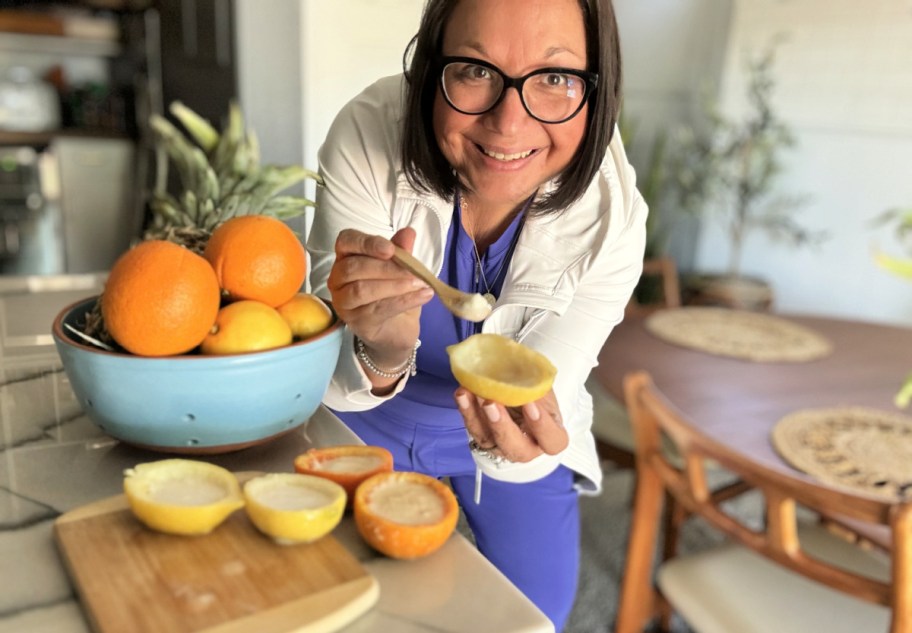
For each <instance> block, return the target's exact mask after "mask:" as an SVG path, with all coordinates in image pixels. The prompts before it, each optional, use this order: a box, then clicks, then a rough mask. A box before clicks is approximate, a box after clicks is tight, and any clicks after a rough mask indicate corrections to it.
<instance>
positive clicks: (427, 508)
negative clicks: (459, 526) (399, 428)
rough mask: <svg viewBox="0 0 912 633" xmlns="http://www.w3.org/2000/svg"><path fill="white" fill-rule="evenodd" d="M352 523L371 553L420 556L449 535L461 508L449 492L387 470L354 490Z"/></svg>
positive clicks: (423, 477) (431, 482) (418, 476)
mask: <svg viewBox="0 0 912 633" xmlns="http://www.w3.org/2000/svg"><path fill="white" fill-rule="evenodd" d="M354 513H355V525H356V526H357V528H358V532H359V533H360V534H361V536H362V537H363V538H364V540H365V541H367V543H368V544H369V545H370V546H371V547H373V548H374V549H376V550H378V551H379V552H382V553H383V554H386V555H387V556H390V557H392V558H404V559H409V558H420V557H422V556H427V555H428V554H430V553H432V552H434V551H436V550H437V549H439V548H440V547H441V546H442V545H443V544H444V543H445V542H446V540H447V539H448V538H449V537H450V534H452V533H453V529H454V528H455V527H456V521H457V519H458V518H459V504H458V503H457V502H456V496H455V495H454V494H453V491H452V490H450V488H449V487H448V486H446V485H444V484H442V483H440V482H439V481H437V480H436V479H434V478H433V477H429V476H428V475H423V474H421V473H414V472H388V473H380V474H377V475H374V476H373V477H371V478H369V479H367V480H365V481H364V482H363V483H362V484H361V485H360V486H358V490H357V491H356V492H355V503H354Z"/></svg>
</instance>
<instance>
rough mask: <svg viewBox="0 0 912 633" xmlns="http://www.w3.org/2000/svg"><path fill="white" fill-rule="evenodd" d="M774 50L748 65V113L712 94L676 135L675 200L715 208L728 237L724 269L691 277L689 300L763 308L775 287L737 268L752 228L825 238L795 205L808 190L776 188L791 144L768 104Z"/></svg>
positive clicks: (778, 235) (803, 238) (785, 236)
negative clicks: (729, 112)
mask: <svg viewBox="0 0 912 633" xmlns="http://www.w3.org/2000/svg"><path fill="white" fill-rule="evenodd" d="M773 61H774V49H773V48H770V49H769V50H768V51H767V52H766V53H764V54H762V55H760V56H758V57H755V58H752V59H750V60H749V61H748V64H747V73H746V76H747V100H748V106H749V109H748V112H747V114H746V115H745V117H744V118H743V119H740V120H735V119H732V118H728V117H726V116H725V115H723V114H722V113H721V112H720V111H719V109H718V107H717V105H716V103H715V102H714V101H713V100H707V101H706V103H705V105H704V111H703V118H704V120H703V122H702V126H701V127H700V128H699V129H698V128H693V127H691V128H685V129H683V130H680V131H679V132H678V134H677V135H676V139H675V142H674V147H673V148H672V152H671V156H670V158H669V163H670V165H669V174H670V175H671V177H672V187H671V189H672V194H671V195H672V196H673V199H674V202H675V203H676V204H677V205H678V207H679V208H681V209H682V210H684V211H687V212H690V213H694V214H701V215H702V214H704V213H707V212H712V213H713V214H714V215H715V216H716V218H717V219H718V220H720V221H721V222H722V226H723V229H724V232H725V234H726V236H727V238H728V242H729V259H728V267H727V270H726V271H725V272H724V273H723V274H719V275H702V276H699V277H698V278H697V279H696V280H693V281H692V282H691V283H692V284H693V292H694V294H695V296H694V300H695V301H696V302H701V303H721V304H724V305H730V306H733V307H742V308H752V309H757V308H766V307H769V305H770V304H771V302H772V291H771V289H770V288H769V284H768V283H767V282H766V281H765V280H761V279H756V278H751V277H747V276H744V275H742V274H741V258H742V252H743V248H744V243H745V240H746V239H747V237H748V235H749V234H750V233H751V232H752V231H755V230H759V231H764V232H766V233H767V234H768V235H769V236H770V237H772V238H775V239H782V240H784V241H786V242H789V243H791V244H793V245H796V246H798V245H802V244H808V243H812V242H817V241H819V240H820V239H822V238H823V237H824V235H823V234H822V233H815V232H812V231H809V230H807V229H805V228H803V227H802V226H801V225H800V224H798V223H797V222H796V221H795V219H794V211H795V210H796V209H797V208H799V207H800V206H802V205H803V204H804V203H805V202H806V200H807V197H806V196H804V195H790V194H783V193H780V192H779V191H778V189H777V187H776V184H777V183H776V180H777V177H778V176H779V175H780V173H781V171H782V164H781V154H782V152H783V151H784V150H785V149H787V148H789V147H791V146H792V145H793V144H794V137H793V136H792V134H791V132H790V130H789V128H788V126H787V125H786V124H785V122H783V121H782V120H780V119H779V118H778V116H777V115H776V112H775V110H774V108H773V104H772V95H773V88H774V79H773V74H772V69H773Z"/></svg>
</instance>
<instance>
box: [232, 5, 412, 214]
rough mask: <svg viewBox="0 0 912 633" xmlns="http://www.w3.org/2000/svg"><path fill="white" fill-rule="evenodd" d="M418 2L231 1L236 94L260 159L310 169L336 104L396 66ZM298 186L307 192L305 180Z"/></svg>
mask: <svg viewBox="0 0 912 633" xmlns="http://www.w3.org/2000/svg"><path fill="white" fill-rule="evenodd" d="M423 6H424V2H423V1H422V0H332V2H327V0H235V7H236V16H237V20H236V22H237V42H238V62H239V64H238V66H239V70H238V73H239V90H240V100H241V104H242V107H243V109H244V112H245V114H246V116H247V120H248V124H249V125H250V126H251V127H253V129H255V130H256V132H257V135H258V137H259V139H260V143H261V149H262V155H263V161H264V162H273V163H280V164H291V163H296V164H301V165H304V166H305V167H308V168H310V169H314V170H316V168H317V151H318V150H319V148H320V145H321V144H322V143H323V139H324V138H325V137H326V132H327V131H328V130H329V126H330V125H331V124H332V121H333V118H334V117H335V115H336V113H337V112H338V111H339V110H340V109H341V108H342V106H343V105H345V103H346V102H347V101H349V100H350V99H351V98H352V97H354V96H355V95H357V94H358V93H359V92H361V91H362V90H363V89H364V88H365V87H367V86H368V85H369V84H371V83H373V82H374V81H376V80H377V79H379V78H381V77H384V76H387V75H392V74H395V73H398V72H401V70H402V54H403V52H404V51H405V47H406V45H407V44H408V42H409V40H410V39H411V38H412V36H413V35H414V34H415V32H416V31H417V30H418V22H419V20H420V18H421V9H422V7H423ZM298 193H302V192H298ZM303 193H305V194H306V195H307V196H308V197H310V198H311V199H312V198H313V195H314V187H313V183H312V182H311V181H308V183H307V184H306V187H305V189H304V191H303ZM292 224H293V225H294V223H292ZM295 228H302V227H295Z"/></svg>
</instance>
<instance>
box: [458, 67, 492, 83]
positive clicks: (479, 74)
mask: <svg viewBox="0 0 912 633" xmlns="http://www.w3.org/2000/svg"><path fill="white" fill-rule="evenodd" d="M459 77H460V79H464V80H476V81H479V80H487V79H490V78H491V71H490V70H488V69H487V68H485V67H484V66H478V65H475V64H466V65H465V66H463V67H462V68H460V70H459Z"/></svg>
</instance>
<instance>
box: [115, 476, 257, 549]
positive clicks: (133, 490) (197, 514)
mask: <svg viewBox="0 0 912 633" xmlns="http://www.w3.org/2000/svg"><path fill="white" fill-rule="evenodd" d="M124 494H125V495H126V497H127V501H128V503H129V505H130V509H131V510H132V511H133V514H134V515H136V518H138V519H139V520H140V521H141V522H142V523H144V524H145V525H146V526H148V527H150V528H152V529H153V530H158V531H160V532H167V533H169V534H189V535H195V534H208V533H209V532H211V531H212V530H213V529H215V528H216V527H217V526H218V525H219V524H221V523H222V521H224V520H225V519H227V518H228V515H230V514H231V513H232V512H234V511H235V510H237V509H238V508H240V507H242V506H243V505H244V499H243V496H242V495H241V487H240V485H239V484H238V481H237V478H236V477H235V476H234V475H233V474H232V473H231V472H229V471H228V470H225V469H224V468H221V467H220V466H216V465H214V464H209V463H206V462H198V461H194V460H190V459H165V460H161V461H157V462H148V463H145V464H137V465H136V466H135V467H133V468H130V469H127V470H126V471H125V472H124Z"/></svg>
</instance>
